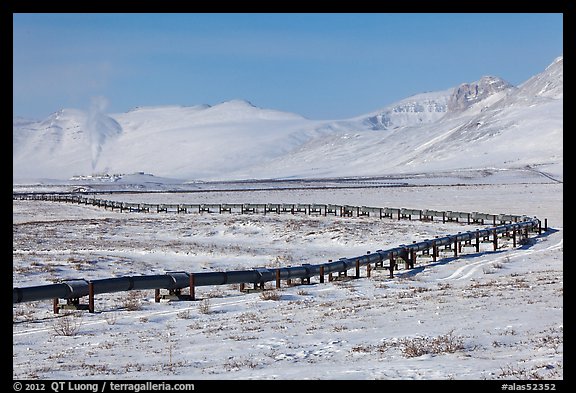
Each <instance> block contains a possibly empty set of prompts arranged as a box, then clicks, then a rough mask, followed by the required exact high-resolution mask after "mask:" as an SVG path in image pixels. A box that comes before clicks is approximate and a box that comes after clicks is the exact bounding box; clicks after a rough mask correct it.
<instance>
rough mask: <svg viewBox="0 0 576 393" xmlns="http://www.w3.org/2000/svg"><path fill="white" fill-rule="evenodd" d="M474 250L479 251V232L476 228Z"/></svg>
mask: <svg viewBox="0 0 576 393" xmlns="http://www.w3.org/2000/svg"><path fill="white" fill-rule="evenodd" d="M475 247H476V252H480V232H478V230H476V244H475Z"/></svg>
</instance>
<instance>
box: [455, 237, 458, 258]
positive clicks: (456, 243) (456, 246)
mask: <svg viewBox="0 0 576 393" xmlns="http://www.w3.org/2000/svg"><path fill="white" fill-rule="evenodd" d="M454 258H458V240H456V238H454Z"/></svg>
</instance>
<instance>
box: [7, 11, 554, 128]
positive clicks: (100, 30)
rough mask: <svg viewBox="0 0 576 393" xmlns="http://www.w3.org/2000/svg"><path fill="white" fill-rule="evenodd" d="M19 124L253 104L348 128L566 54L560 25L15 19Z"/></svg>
mask: <svg viewBox="0 0 576 393" xmlns="http://www.w3.org/2000/svg"><path fill="white" fill-rule="evenodd" d="M13 44H14V47H13V66H14V73H13V101H14V102H13V103H14V106H13V108H14V109H13V114H14V115H15V116H24V117H30V118H36V119H43V118H45V117H46V116H48V115H49V114H50V113H52V112H55V111H57V110H59V109H61V108H77V109H85V110H87V109H88V108H89V106H90V102H91V100H92V98H93V97H105V98H106V100H107V101H108V108H107V111H108V112H110V113H118V112H125V111H128V110H130V109H131V108H134V107H136V106H151V105H197V104H210V105H215V104H218V103H220V102H223V101H227V100H231V99H246V100H249V101H251V102H252V103H253V104H254V105H256V106H259V107H263V108H270V109H278V110H282V111H287V112H295V113H299V114H301V115H303V116H306V117H308V118H311V119H324V120H327V119H343V118H349V117H353V116H358V115H361V114H364V113H368V112H371V111H374V110H377V109H379V108H382V107H385V106H386V105H389V104H391V103H393V102H395V101H398V100H400V99H403V98H406V97H408V96H410V95H413V94H417V93H422V92H425V91H437V90H444V89H447V88H450V87H454V86H457V85H459V84H460V83H464V82H472V81H475V80H478V79H480V78H481V77H482V76H484V75H495V76H499V77H501V78H503V79H505V80H507V81H508V82H510V83H512V84H514V85H518V84H520V83H522V82H524V81H525V80H527V79H528V78H530V77H531V76H533V75H534V74H536V73H538V72H541V71H543V70H544V68H545V67H546V66H547V65H548V64H550V63H551V62H552V61H553V60H554V59H555V58H556V57H557V56H559V55H561V54H563V15H562V14H560V13H555V14H554V13H542V14H537V13H518V14H514V13H505V14H495V13H487V14H477V13H468V14H452V13H448V14H429V13H424V14H410V13H408V14H401V13H393V14H378V13H376V14H357V13H354V14H347V13H343V14H299V13H295V14H194V13H191V14H166V13H163V14H139V13H136V14H129V13H127V14H105V13H104V14H46V13H44V14H14V15H13Z"/></svg>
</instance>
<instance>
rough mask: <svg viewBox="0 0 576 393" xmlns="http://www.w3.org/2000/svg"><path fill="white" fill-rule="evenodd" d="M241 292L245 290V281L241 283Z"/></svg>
mask: <svg viewBox="0 0 576 393" xmlns="http://www.w3.org/2000/svg"><path fill="white" fill-rule="evenodd" d="M240 292H244V283H243V282H241V283H240Z"/></svg>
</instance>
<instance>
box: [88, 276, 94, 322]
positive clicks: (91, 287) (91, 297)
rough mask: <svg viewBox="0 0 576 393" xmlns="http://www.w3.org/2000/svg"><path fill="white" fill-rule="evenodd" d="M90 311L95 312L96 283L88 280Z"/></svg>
mask: <svg viewBox="0 0 576 393" xmlns="http://www.w3.org/2000/svg"><path fill="white" fill-rule="evenodd" d="M88 312H89V313H91V314H94V283H93V282H92V281H88Z"/></svg>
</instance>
